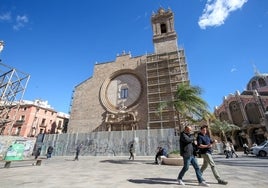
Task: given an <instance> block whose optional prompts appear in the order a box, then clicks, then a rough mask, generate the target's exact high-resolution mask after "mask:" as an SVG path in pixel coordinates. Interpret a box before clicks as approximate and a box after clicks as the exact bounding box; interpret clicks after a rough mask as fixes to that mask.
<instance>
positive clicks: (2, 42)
mask: <svg viewBox="0 0 268 188" xmlns="http://www.w3.org/2000/svg"><path fill="white" fill-rule="evenodd" d="M3 49H4V41H2V40H0V53H1V52H2V50H3Z"/></svg>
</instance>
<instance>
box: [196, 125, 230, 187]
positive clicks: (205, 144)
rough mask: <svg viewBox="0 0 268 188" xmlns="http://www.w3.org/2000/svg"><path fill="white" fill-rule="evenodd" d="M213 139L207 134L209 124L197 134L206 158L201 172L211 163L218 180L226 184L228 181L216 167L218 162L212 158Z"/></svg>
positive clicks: (202, 154)
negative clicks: (222, 177)
mask: <svg viewBox="0 0 268 188" xmlns="http://www.w3.org/2000/svg"><path fill="white" fill-rule="evenodd" d="M213 142H214V141H213V140H211V138H210V137H209V136H208V135H207V126H206V125H204V126H202V127H201V130H200V133H199V134H198V136H197V145H198V147H199V148H200V153H201V157H202V158H203V159H204V162H203V165H202V167H201V172H202V173H203V172H204V171H205V170H206V168H207V167H208V165H210V167H211V170H212V172H213V175H214V177H215V178H216V179H217V180H218V183H219V184H222V185H226V184H227V183H228V182H227V181H225V180H223V179H221V177H220V174H219V172H218V170H217V168H216V164H215V162H214V160H213V158H212V149H211V148H212V144H213Z"/></svg>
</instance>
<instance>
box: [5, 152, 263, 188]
mask: <svg viewBox="0 0 268 188" xmlns="http://www.w3.org/2000/svg"><path fill="white" fill-rule="evenodd" d="M73 158H74V157H69V156H68V157H52V159H50V160H47V159H43V161H42V165H41V166H33V165H32V164H31V162H29V161H27V162H19V163H14V164H11V167H10V168H3V167H4V162H0V165H1V166H0V174H1V178H0V187H1V188H11V187H12V188H13V187H16V188H17V187H18V188H24V187H25V188H26V187H27V188H43V187H44V188H54V187H55V188H67V187H72V188H84V187H87V188H88V187H92V188H107V187H108V188H109V187H111V188H136V187H154V188H155V187H157V188H174V187H176V188H179V187H186V188H187V187H199V186H198V182H197V180H196V176H195V172H194V169H193V168H192V166H190V169H189V171H188V172H187V173H186V175H185V177H184V182H185V183H186V186H181V185H178V183H177V181H176V178H177V175H178V172H179V170H180V169H181V168H182V167H181V166H168V165H155V164H153V162H154V156H150V157H139V156H137V157H136V159H135V160H134V161H130V160H128V156H125V157H122V156H121V157H93V156H81V157H80V159H79V161H73ZM214 159H215V161H216V164H217V167H218V169H219V171H220V173H221V175H222V178H223V179H225V180H227V181H228V182H229V183H228V185H219V184H217V181H216V180H215V179H214V177H213V174H212V172H211V169H210V168H208V169H207V170H206V171H205V173H204V178H205V179H206V181H207V182H208V183H209V184H210V187H213V188H223V187H228V188H238V187H245V188H251V187H252V188H253V187H254V188H262V187H267V186H268V178H267V174H268V159H267V158H257V157H252V156H248V157H247V156H244V155H243V154H242V153H239V158H232V159H225V158H224V156H223V155H214Z"/></svg>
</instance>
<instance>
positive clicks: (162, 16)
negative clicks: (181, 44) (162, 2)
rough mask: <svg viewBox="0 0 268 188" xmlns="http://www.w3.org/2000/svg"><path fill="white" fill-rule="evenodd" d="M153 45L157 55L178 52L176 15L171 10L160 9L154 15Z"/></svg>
mask: <svg viewBox="0 0 268 188" xmlns="http://www.w3.org/2000/svg"><path fill="white" fill-rule="evenodd" d="M151 23H152V27H153V43H154V51H155V53H156V54H161V53H166V52H174V51H177V50H178V45H177V34H176V32H175V30H174V15H173V12H172V11H171V10H167V11H165V10H164V9H163V8H160V9H159V10H158V12H157V13H156V14H153V15H152V18H151Z"/></svg>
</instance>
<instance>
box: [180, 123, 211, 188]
mask: <svg viewBox="0 0 268 188" xmlns="http://www.w3.org/2000/svg"><path fill="white" fill-rule="evenodd" d="M191 131H192V128H191V127H190V126H185V128H184V131H183V132H182V133H181V135H180V154H181V156H182V157H183V168H182V169H181V171H180V173H179V175H178V182H179V185H185V183H184V182H183V181H182V178H183V176H184V174H185V173H186V172H187V170H188V169H189V166H190V164H192V165H193V167H194V169H195V174H196V177H197V180H198V182H199V185H200V186H206V187H208V186H209V185H208V184H207V183H206V182H205V180H204V179H203V177H202V173H201V171H200V168H199V166H198V163H197V160H196V158H195V156H194V154H193V142H194V136H193V135H191Z"/></svg>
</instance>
